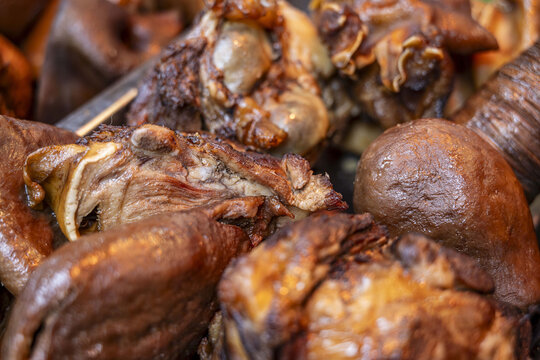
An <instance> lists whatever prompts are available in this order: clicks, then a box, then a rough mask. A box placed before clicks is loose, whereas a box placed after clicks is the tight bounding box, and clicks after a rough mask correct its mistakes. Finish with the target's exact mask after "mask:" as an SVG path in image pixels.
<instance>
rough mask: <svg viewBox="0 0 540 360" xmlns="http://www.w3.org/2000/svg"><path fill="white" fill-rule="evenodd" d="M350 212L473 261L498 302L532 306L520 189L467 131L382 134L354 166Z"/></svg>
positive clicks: (444, 125) (532, 271)
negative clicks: (368, 215) (413, 234)
mask: <svg viewBox="0 0 540 360" xmlns="http://www.w3.org/2000/svg"><path fill="white" fill-rule="evenodd" d="M354 206H355V210H356V211H357V212H364V211H369V212H371V213H372V214H373V216H374V217H375V219H377V220H378V221H380V222H381V223H383V224H385V225H387V226H388V229H389V231H390V233H391V234H392V235H399V234H404V233H407V232H421V233H424V234H426V235H428V236H430V237H432V238H433V239H435V240H437V241H439V242H441V243H442V244H444V245H445V246H448V247H451V248H454V249H456V250H458V251H460V252H462V253H465V254H468V255H469V256H471V257H473V258H475V259H476V260H477V261H478V263H479V264H480V265H481V266H482V267H483V269H484V270H486V271H487V272H488V273H489V274H490V275H491V276H492V277H493V279H494V281H495V296H496V297H497V298H498V299H499V300H503V301H506V302H510V303H512V304H514V305H516V306H521V307H524V306H527V305H529V304H534V303H536V302H538V301H539V300H540V277H539V276H538V274H540V251H539V250H538V245H537V242H536V237H535V234H534V229H533V224H532V219H531V213H530V211H529V207H528V206H527V200H526V199H525V195H524V193H523V189H522V187H521V185H520V184H519V181H518V180H517V179H516V177H515V175H514V173H513V171H512V169H511V168H510V166H509V165H508V163H507V162H506V161H505V160H504V158H503V157H502V155H500V154H499V153H498V152H497V150H495V149H494V148H493V147H492V146H491V145H489V144H488V143H487V142H485V141H484V140H483V139H482V138H481V137H480V136H478V135H477V134H475V133H474V132H473V131H472V130H470V129H467V128H466V127H464V126H461V125H458V124H454V123H452V122H449V121H446V120H438V119H427V120H418V121H415V122H413V123H409V124H403V125H398V126H396V127H394V128H392V129H389V130H387V131H386V132H385V133H384V134H383V135H381V136H380V137H379V138H377V140H375V141H374V142H373V143H372V144H371V145H370V146H369V147H368V149H367V150H366V151H365V152H364V154H363V155H362V158H361V160H360V162H359V164H358V169H357V175H356V181H355V189H354Z"/></svg>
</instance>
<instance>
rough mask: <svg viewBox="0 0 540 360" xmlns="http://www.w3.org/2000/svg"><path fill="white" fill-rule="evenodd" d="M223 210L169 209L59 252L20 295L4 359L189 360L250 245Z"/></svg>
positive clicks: (233, 212)
mask: <svg viewBox="0 0 540 360" xmlns="http://www.w3.org/2000/svg"><path fill="white" fill-rule="evenodd" d="M239 204H240V203H239V202H235V201H233V202H230V203H229V204H225V206H224V207H222V209H217V208H214V209H207V210H205V211H201V210H198V211H191V212H183V213H169V214H164V215H163V214H162V215H158V216H156V217H150V218H147V219H145V220H142V221H139V222H136V223H132V224H127V225H124V226H121V227H118V228H116V229H113V230H110V231H105V232H100V233H95V234H92V235H89V236H87V237H85V238H84V239H81V241H79V242H75V243H69V244H66V245H65V246H63V247H61V248H60V249H59V250H58V251H55V252H54V253H53V254H52V255H51V256H50V257H49V258H48V259H47V260H46V261H45V262H43V264H41V265H40V266H39V267H38V268H37V269H36V271H35V272H34V273H33V274H32V276H31V278H30V279H29V281H28V284H27V286H26V287H25V288H24V291H23V292H22V293H21V294H20V296H19V297H18V298H17V300H16V302H15V305H14V307H13V311H12V314H11V317H10V319H9V323H8V328H7V330H6V334H5V336H4V341H3V344H2V358H3V359H96V358H99V359H124V360H127V359H186V358H189V356H190V355H191V354H193V353H194V352H195V349H196V346H197V344H198V343H199V341H200V340H201V338H202V337H203V335H204V333H205V332H206V329H207V326H208V323H209V322H210V319H211V318H212V316H213V314H214V312H215V311H216V310H217V307H218V303H217V301H216V299H215V298H216V286H217V283H218V281H219V279H220V277H221V273H222V272H223V271H224V270H225V267H226V266H227V264H228V263H229V261H230V260H231V259H232V258H233V257H235V256H236V255H237V254H239V253H242V252H244V251H246V250H247V248H248V247H249V244H250V242H249V238H248V236H247V235H246V234H245V233H244V231H243V230H242V229H241V228H239V227H237V226H234V225H228V224H222V223H220V222H218V221H216V220H214V218H218V217H221V218H225V219H227V220H228V221H231V220H233V219H234V218H235V217H244V216H247V217H253V216H255V214H256V210H257V209H256V208H255V209H254V210H255V211H252V210H253V209H251V208H249V209H247V210H246V211H245V212H244V209H243V206H238V205H239Z"/></svg>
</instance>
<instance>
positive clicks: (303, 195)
mask: <svg viewBox="0 0 540 360" xmlns="http://www.w3.org/2000/svg"><path fill="white" fill-rule="evenodd" d="M25 174H26V184H27V189H28V192H29V194H30V199H31V202H32V203H33V204H34V205H35V204H38V203H40V202H41V201H43V200H44V199H46V200H47V202H48V203H49V204H50V205H51V207H52V208H53V210H54V211H55V213H56V217H57V219H58V222H59V224H60V227H61V228H62V230H63V231H64V233H65V234H66V236H67V237H68V238H69V239H70V240H76V239H77V238H78V237H79V234H80V232H82V231H96V230H106V229H108V228H110V227H113V226H116V225H118V224H122V223H128V222H134V221H137V220H140V219H142V218H145V217H148V216H150V215H155V214H160V213H165V212H170V211H178V210H184V209H189V208H193V207H198V206H203V205H207V204H208V203H212V202H215V201H220V200H223V199H229V198H236V197H244V196H265V197H266V198H267V199H268V204H269V205H271V207H272V208H273V209H274V214H275V215H285V214H288V215H290V216H292V215H291V213H289V210H287V208H286V207H285V206H287V207H289V209H290V210H291V211H293V212H294V213H298V212H313V211H316V210H320V209H344V208H346V207H347V205H346V204H345V203H344V202H343V201H342V200H341V195H340V194H338V193H336V192H335V191H334V190H333V189H332V185H331V184H330V181H329V179H328V177H327V176H324V175H313V172H312V171H311V169H310V167H309V163H308V162H307V161H306V160H304V159H303V158H301V157H300V156H298V155H291V154H289V155H285V156H284V157H283V158H282V159H278V158H275V157H272V156H270V155H264V154H258V153H254V152H250V151H247V150H246V149H245V148H242V147H240V146H239V145H235V144H233V143H231V142H228V141H225V140H221V139H219V138H217V137H214V136H213V135H209V134H198V133H192V134H189V133H175V132H174V131H172V130H170V129H167V128H165V127H161V126H156V125H144V126H141V127H139V128H118V127H102V128H101V130H100V131H98V132H96V133H94V134H92V135H90V136H89V137H87V138H85V139H83V140H82V141H81V142H80V143H79V144H77V145H68V146H52V147H47V148H43V149H40V150H38V151H36V152H34V153H33V154H32V155H30V156H29V157H28V159H27V162H26V165H25ZM92 217H95V218H92ZM88 221H90V223H88ZM83 222H86V226H85V225H84V224H82V223H83Z"/></svg>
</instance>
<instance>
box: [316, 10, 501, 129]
mask: <svg viewBox="0 0 540 360" xmlns="http://www.w3.org/2000/svg"><path fill="white" fill-rule="evenodd" d="M312 5H313V7H314V9H315V21H316V24H317V27H318V29H319V32H320V33H321V36H322V38H323V40H324V41H325V43H326V44H327V45H328V47H329V49H330V54H331V58H332V62H333V63H334V65H335V66H336V67H338V68H339V69H340V70H341V72H342V73H344V74H346V75H348V76H350V77H351V78H353V79H354V81H355V84H356V85H355V89H354V93H355V96H356V98H357V100H358V101H359V102H360V105H361V106H362V108H363V110H364V111H365V112H366V113H367V114H368V115H369V116H371V117H373V118H375V119H377V120H379V121H380V122H381V124H382V125H383V126H385V127H391V126H393V125H395V124H396V123H401V122H405V121H409V120H414V119H418V118H422V117H441V116H442V111H443V107H444V103H445V101H446V98H447V96H448V94H449V93H450V90H451V88H452V81H453V71H454V70H453V68H454V66H453V63H452V60H451V58H450V53H457V54H470V53H473V52H475V51H481V50H489V49H496V48H497V42H496V40H495V38H494V37H493V36H492V35H491V34H490V33H489V32H488V31H487V30H485V29H484V28H482V27H481V26H480V25H479V24H478V23H477V22H476V21H474V20H473V19H472V17H471V10H470V4H469V1H468V0H455V1H452V0H445V1H430V0H425V1H422V0H388V1H382V2H381V1H371V0H345V1H335V0H316V1H313V2H312Z"/></svg>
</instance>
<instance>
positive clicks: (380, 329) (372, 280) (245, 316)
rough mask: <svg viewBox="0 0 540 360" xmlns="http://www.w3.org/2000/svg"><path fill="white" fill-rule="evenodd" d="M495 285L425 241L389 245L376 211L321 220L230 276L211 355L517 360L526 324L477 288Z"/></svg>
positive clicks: (288, 233)
mask: <svg viewBox="0 0 540 360" xmlns="http://www.w3.org/2000/svg"><path fill="white" fill-rule="evenodd" d="M351 247H352V248H351ZM460 289H467V290H468V291H459V290H460ZM492 289H493V282H492V281H491V278H490V277H489V276H488V275H487V274H486V273H484V272H483V271H482V270H480V269H479V268H478V266H477V265H476V263H475V261H474V260H473V259H471V258H468V257H466V256H464V255H461V254H459V253H457V252H455V251H453V250H450V249H445V248H442V247H441V246H440V245H438V244H436V243H434V242H433V241H431V240H429V239H427V238H425V237H423V236H421V235H408V236H405V237H403V238H401V239H399V240H397V241H393V242H390V243H388V241H387V239H386V238H385V232H384V231H382V229H381V228H380V227H378V226H377V225H375V224H373V222H372V218H371V217H370V216H369V215H346V214H323V215H313V216H310V217H308V218H306V219H304V220H302V221H300V222H297V223H295V224H293V225H291V227H289V228H287V229H283V230H282V231H281V232H278V233H276V234H274V236H273V238H272V239H269V240H268V241H267V242H265V243H263V244H262V245H261V246H260V247H258V248H257V249H255V250H254V251H252V252H251V253H250V254H249V255H246V256H243V257H241V258H239V259H238V260H237V261H236V262H234V263H233V264H231V265H230V266H229V267H228V268H227V270H226V272H225V274H224V276H223V279H222V281H221V282H220V285H219V298H220V301H221V308H222V314H223V324H222V330H221V331H222V332H223V335H222V337H220V336H219V334H218V335H217V336H216V334H215V332H216V330H215V329H212V333H211V336H212V337H211V338H210V340H213V342H214V343H213V345H214V348H213V351H214V352H213V353H210V354H208V353H202V354H203V355H205V357H203V359H205V360H207V359H211V358H213V359H217V358H219V353H220V351H221V355H223V354H226V357H227V358H228V359H276V358H277V359H391V358H399V359H454V358H460V359H488V358H490V359H509V358H513V353H514V347H515V346H516V345H515V344H516V343H515V334H514V329H513V328H512V327H513V326H515V323H513V322H512V321H510V320H508V319H506V318H503V317H502V314H501V312H500V311H498V310H497V308H496V307H495V306H494V305H493V304H492V303H491V302H489V301H488V300H487V299H484V298H483V297H481V296H479V295H478V294H475V293H474V292H472V291H480V292H489V291H491V290H492ZM471 290H472V291H471ZM218 320H219V319H218ZM220 339H222V340H223V341H224V342H225V343H224V346H223V347H222V348H221V349H220V346H219V345H220V344H219V341H220ZM201 349H204V347H201ZM207 349H208V348H207ZM212 356H213V357H212Z"/></svg>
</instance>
